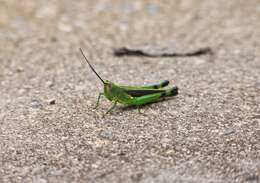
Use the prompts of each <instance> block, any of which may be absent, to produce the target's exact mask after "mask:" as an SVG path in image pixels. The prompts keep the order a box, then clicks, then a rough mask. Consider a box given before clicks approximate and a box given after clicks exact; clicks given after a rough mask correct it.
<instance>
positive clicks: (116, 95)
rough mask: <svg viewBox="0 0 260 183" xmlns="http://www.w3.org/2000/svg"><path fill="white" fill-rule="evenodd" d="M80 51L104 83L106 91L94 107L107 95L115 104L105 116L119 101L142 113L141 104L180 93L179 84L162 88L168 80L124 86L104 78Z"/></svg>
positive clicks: (101, 94)
mask: <svg viewBox="0 0 260 183" xmlns="http://www.w3.org/2000/svg"><path fill="white" fill-rule="evenodd" d="M80 52H81V54H82V55H83V57H84V59H85V61H86V62H87V64H88V65H89V67H90V68H91V70H92V71H93V72H94V73H95V75H96V76H97V77H98V78H99V79H100V81H101V82H102V83H103V85H104V91H103V92H100V93H99V95H98V98H97V102H96V106H95V107H94V108H95V109H96V108H97V107H98V105H99V101H100V97H101V96H105V97H106V98H107V99H108V100H110V101H111V102H112V103H113V105H112V106H111V107H110V108H109V109H108V110H107V111H106V113H105V114H104V116H105V115H106V114H108V113H109V112H111V111H112V110H113V109H114V108H115V107H116V105H117V103H120V104H123V105H124V106H135V107H137V109H138V111H139V113H140V106H142V105H145V104H148V103H153V102H157V101H159V100H161V99H164V98H165V97H169V96H175V95H177V94H178V87H177V86H173V87H172V88H170V89H162V88H163V87H165V86H167V85H168V84H169V81H168V80H165V81H162V82H161V83H159V84H155V85H148V86H124V85H117V84H115V83H113V82H111V81H109V80H104V79H102V78H101V77H100V75H99V74H98V73H97V72H96V71H95V69H94V68H93V67H92V65H91V64H90V62H89V61H88V59H87V57H86V56H85V55H84V53H83V51H82V49H81V48H80Z"/></svg>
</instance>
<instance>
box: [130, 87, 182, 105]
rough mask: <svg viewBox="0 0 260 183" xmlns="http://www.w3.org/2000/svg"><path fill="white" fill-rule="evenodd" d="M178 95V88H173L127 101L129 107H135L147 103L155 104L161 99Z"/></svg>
mask: <svg viewBox="0 0 260 183" xmlns="http://www.w3.org/2000/svg"><path fill="white" fill-rule="evenodd" d="M175 95H178V87H177V86H174V87H172V88H170V89H167V90H164V91H163V92H160V93H153V94H149V95H143V96H141V97H134V98H133V99H131V100H130V101H129V105H135V106H141V105H145V104H148V103H153V102H157V101H159V100H160V99H162V98H165V97H168V96H175Z"/></svg>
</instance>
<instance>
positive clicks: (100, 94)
mask: <svg viewBox="0 0 260 183" xmlns="http://www.w3.org/2000/svg"><path fill="white" fill-rule="evenodd" d="M102 95H104V93H99V94H98V98H97V102H96V106H95V107H94V109H96V108H97V107H98V105H99V101H100V97H101V96H102Z"/></svg>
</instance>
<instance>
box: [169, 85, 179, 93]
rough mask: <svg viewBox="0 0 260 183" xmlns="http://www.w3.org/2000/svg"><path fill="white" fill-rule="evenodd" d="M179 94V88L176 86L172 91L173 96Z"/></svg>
mask: <svg viewBox="0 0 260 183" xmlns="http://www.w3.org/2000/svg"><path fill="white" fill-rule="evenodd" d="M178 93H179V88H178V87H177V86H174V87H173V88H172V90H171V94H172V95H178Z"/></svg>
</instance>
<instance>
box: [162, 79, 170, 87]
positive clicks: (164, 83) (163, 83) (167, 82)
mask: <svg viewBox="0 0 260 183" xmlns="http://www.w3.org/2000/svg"><path fill="white" fill-rule="evenodd" d="M169 83H170V82H169V81H168V80H165V81H163V82H162V87H165V86H167V85H168V84H169Z"/></svg>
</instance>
